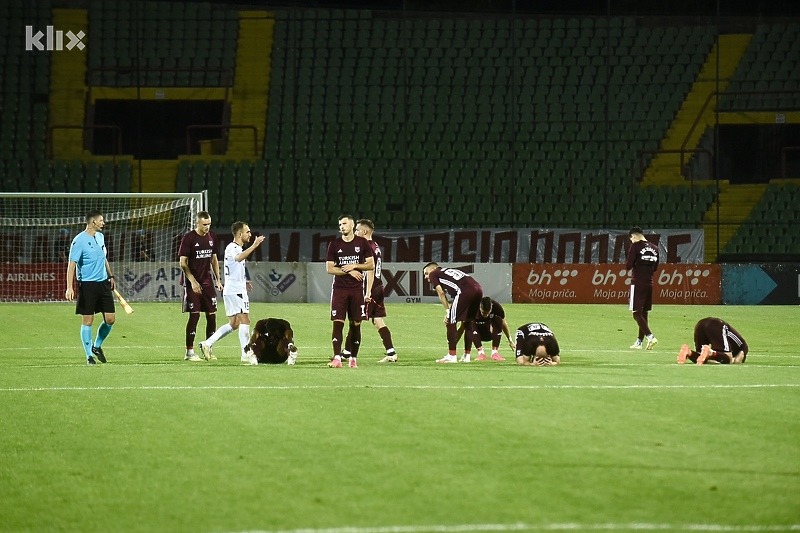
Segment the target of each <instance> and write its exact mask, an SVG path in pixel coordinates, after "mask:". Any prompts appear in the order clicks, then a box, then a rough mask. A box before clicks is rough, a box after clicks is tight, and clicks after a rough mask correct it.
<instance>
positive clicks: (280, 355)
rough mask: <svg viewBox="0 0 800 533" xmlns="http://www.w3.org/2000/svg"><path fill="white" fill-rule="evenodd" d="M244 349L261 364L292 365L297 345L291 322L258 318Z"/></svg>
mask: <svg viewBox="0 0 800 533" xmlns="http://www.w3.org/2000/svg"><path fill="white" fill-rule="evenodd" d="M245 351H246V352H247V353H248V354H252V355H254V356H255V357H256V358H257V359H258V363H259V364H261V365H282V364H283V363H286V364H288V365H293V364H294V363H295V361H296V360H297V347H296V346H295V345H294V332H293V331H292V326H291V324H289V322H287V321H286V320H281V319H280V318H267V319H264V320H259V321H258V322H256V327H255V328H254V330H253V335H252V336H251V337H250V343H249V344H248V345H247V346H246V347H245Z"/></svg>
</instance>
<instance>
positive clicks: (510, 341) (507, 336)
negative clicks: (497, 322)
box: [502, 318, 517, 350]
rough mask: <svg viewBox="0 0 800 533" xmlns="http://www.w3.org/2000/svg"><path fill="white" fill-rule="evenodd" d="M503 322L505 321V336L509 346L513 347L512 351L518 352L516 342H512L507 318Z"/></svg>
mask: <svg viewBox="0 0 800 533" xmlns="http://www.w3.org/2000/svg"><path fill="white" fill-rule="evenodd" d="M502 320H503V335H505V336H506V339H508V345H509V346H511V349H512V350H516V349H517V345H516V344H514V341H512V340H511V329H509V327H508V322H506V319H505V318H503V319H502Z"/></svg>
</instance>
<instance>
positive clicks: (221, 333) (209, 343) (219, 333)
mask: <svg viewBox="0 0 800 533" xmlns="http://www.w3.org/2000/svg"><path fill="white" fill-rule="evenodd" d="M231 331H233V328H232V327H231V325H230V323H228V324H225V325H224V326H222V327H221V328H219V329H218V330H217V331H215V332H214V334H213V335H211V336H210V337H209V338H208V339H206V340H205V342H204V343H203V344H205V345H206V346H214V343H215V342H217V341H218V340H220V339H221V338H222V337H224V336H225V335H227V334H228V333H230V332H231Z"/></svg>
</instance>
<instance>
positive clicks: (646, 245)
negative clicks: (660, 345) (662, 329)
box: [625, 226, 658, 350]
mask: <svg viewBox="0 0 800 533" xmlns="http://www.w3.org/2000/svg"><path fill="white" fill-rule="evenodd" d="M628 235H629V236H630V239H631V246H630V248H628V259H627V263H626V265H625V266H626V268H627V269H628V270H631V271H632V274H631V293H630V303H629V309H630V310H631V311H632V312H633V319H634V320H635V321H636V323H637V324H638V325H639V335H638V336H637V337H636V342H634V343H633V345H631V348H632V349H634V350H641V349H642V342H643V341H644V339H645V338H647V345H646V349H647V350H651V349H652V348H653V346H655V345H656V343H657V342H658V339H656V338H655V336H654V335H653V332H652V331H650V326H649V324H648V322H647V312H648V311H650V310H651V309H652V308H653V274H654V273H655V271H656V268H658V248H657V247H656V246H655V245H653V244H652V243H650V242H649V241H648V240H647V239H646V238H645V236H644V234H643V233H642V228H640V227H638V226H634V227H632V228H631V229H630V231H629V232H628Z"/></svg>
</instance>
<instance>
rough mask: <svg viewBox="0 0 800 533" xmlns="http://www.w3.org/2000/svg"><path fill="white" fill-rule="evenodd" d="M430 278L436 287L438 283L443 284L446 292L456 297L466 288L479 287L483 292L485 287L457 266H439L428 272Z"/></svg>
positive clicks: (432, 285)
mask: <svg viewBox="0 0 800 533" xmlns="http://www.w3.org/2000/svg"><path fill="white" fill-rule="evenodd" d="M428 280H429V281H430V282H431V287H433V288H434V289H435V288H436V286H437V285H441V286H442V289H444V292H446V293H447V294H449V295H450V297H451V298H455V297H456V295H457V294H459V293H460V292H461V291H462V290H464V289H474V288H477V289H480V290H481V294H483V292H482V291H483V289H481V286H480V284H479V283H478V282H477V281H475V278H473V277H472V276H470V275H469V274H467V273H465V272H462V271H460V270H458V269H457V268H437V269H436V270H434V271H432V272H431V273H430V274H428Z"/></svg>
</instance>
